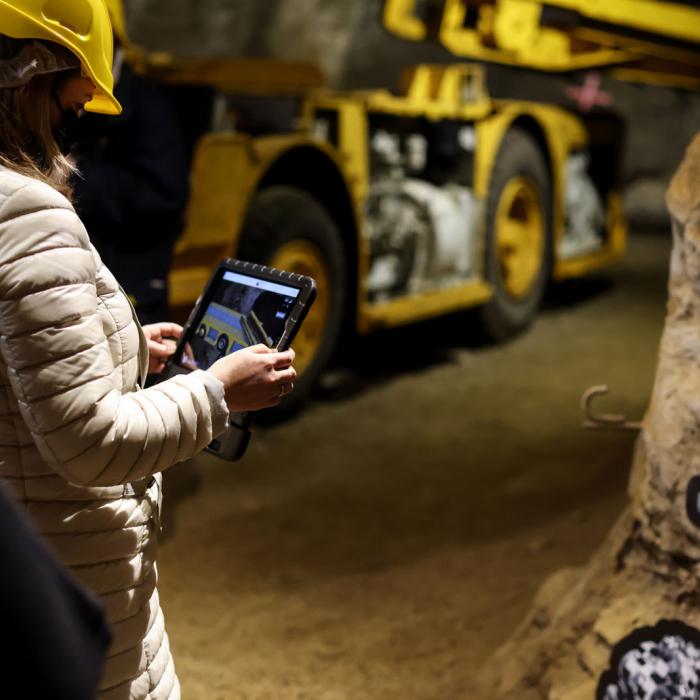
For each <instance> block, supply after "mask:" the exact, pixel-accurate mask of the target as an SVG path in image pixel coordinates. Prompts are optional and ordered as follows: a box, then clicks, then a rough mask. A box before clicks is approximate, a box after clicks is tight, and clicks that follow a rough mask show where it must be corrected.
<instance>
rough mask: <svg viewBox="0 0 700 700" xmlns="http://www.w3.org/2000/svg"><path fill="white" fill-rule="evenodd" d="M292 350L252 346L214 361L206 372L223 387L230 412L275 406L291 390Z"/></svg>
mask: <svg viewBox="0 0 700 700" xmlns="http://www.w3.org/2000/svg"><path fill="white" fill-rule="evenodd" d="M293 362H294V350H292V349H291V348H290V349H289V350H285V351H284V352H278V351H277V350H271V349H270V348H268V347H267V346H265V345H253V346H252V347H250V348H245V349H243V350H237V351H236V352H234V353H232V354H231V355H227V356H226V357H222V358H221V359H220V360H217V361H216V362H215V363H214V364H213V365H212V366H211V367H210V368H209V369H208V370H207V371H208V372H211V373H212V374H213V375H214V376H215V377H216V378H217V379H219V380H220V381H221V382H222V383H223V385H224V392H225V398H226V404H227V405H228V407H229V410H231V411H257V410H258V409H260V408H270V407H271V406H276V405H277V404H278V403H279V402H280V401H281V400H282V397H284V396H285V395H286V394H288V393H289V392H290V391H291V390H292V389H293V388H294V379H295V378H296V376H297V373H296V370H295V369H294V367H292V363H293Z"/></svg>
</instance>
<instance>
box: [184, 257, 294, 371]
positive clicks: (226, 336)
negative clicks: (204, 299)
mask: <svg viewBox="0 0 700 700" xmlns="http://www.w3.org/2000/svg"><path fill="white" fill-rule="evenodd" d="M298 296H299V290H298V289H296V288H294V287H290V286H287V285H285V284H279V283H278V282H270V281H268V280H262V279H258V278H256V277H249V276H248V275H242V274H240V273H238V272H232V271H230V270H229V271H226V272H224V274H223V278H222V281H221V283H220V286H219V288H218V289H217V290H216V291H215V293H214V296H213V297H212V299H211V301H210V302H209V304H208V305H207V307H206V309H205V311H204V315H203V316H202V317H201V319H200V320H199V322H198V324H197V326H196V328H194V329H193V334H192V337H191V338H190V342H189V343H187V345H186V346H185V349H184V351H183V352H182V355H181V356H180V358H179V363H178V364H180V365H182V366H183V367H187V368H188V369H207V368H209V367H211V365H212V364H214V362H216V361H217V360H218V359H220V358H222V357H224V355H229V354H230V353H232V352H235V351H236V350H240V349H241V348H247V347H249V346H251V345H258V344H260V343H262V344H263V345H267V346H268V347H271V348H272V347H275V346H276V345H277V343H278V342H279V341H280V339H281V337H282V335H283V334H284V329H285V324H286V322H287V318H288V317H289V314H290V313H291V310H292V308H293V307H294V303H295V301H296V298H297V297H298Z"/></svg>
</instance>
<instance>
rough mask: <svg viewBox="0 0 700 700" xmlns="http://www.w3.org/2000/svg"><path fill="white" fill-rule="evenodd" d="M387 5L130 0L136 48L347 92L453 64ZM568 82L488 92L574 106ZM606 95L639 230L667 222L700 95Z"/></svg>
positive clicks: (610, 84)
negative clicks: (386, 20) (390, 18)
mask: <svg viewBox="0 0 700 700" xmlns="http://www.w3.org/2000/svg"><path fill="white" fill-rule="evenodd" d="M382 4H383V3H382V0H354V1H353V2H347V0H126V13H127V22H128V25H129V29H130V32H131V34H132V36H133V37H134V39H135V40H136V41H137V43H140V44H143V45H144V46H146V47H148V48H150V49H152V50H168V51H173V52H177V53H181V54H190V55H241V54H245V55H249V56H269V57H276V58H288V59H299V60H309V61H313V62H315V63H317V64H318V65H319V66H320V67H321V68H322V69H323V71H324V73H325V75H326V76H327V79H328V82H329V84H330V85H332V86H334V87H340V88H375V87H387V88H390V89H394V90H395V89H397V87H398V84H399V77H400V74H401V71H402V69H403V68H404V67H405V66H407V65H411V64H413V63H420V62H426V61H430V62H438V63H445V62H450V61H451V60H452V58H451V57H450V55H449V54H448V53H447V52H446V51H444V50H443V49H441V48H440V47H439V46H437V45H432V46H430V45H426V46H422V45H419V44H413V43H410V42H405V41H402V40H400V39H397V38H395V37H393V36H391V35H389V34H388V33H387V32H386V31H385V30H384V29H383V27H382V25H381V9H382ZM578 81H580V78H576V79H572V80H570V79H566V78H563V77H560V76H546V75H542V74H536V73H531V72H528V71H522V70H517V69H508V68H503V67H498V66H493V67H490V68H489V87H490V89H491V92H492V94H494V95H495V96H498V97H512V98H519V99H539V100H544V101H551V102H555V103H557V104H562V105H565V106H571V102H570V101H569V99H568V98H567V96H566V87H567V85H569V84H571V83H572V82H578ZM602 87H603V89H605V90H607V91H609V92H611V93H612V94H613V96H614V100H615V106H616V108H617V109H618V110H619V111H620V113H621V114H622V115H623V116H624V117H625V118H626V120H627V121H628V124H629V130H628V140H627V144H626V150H625V164H624V172H625V180H626V184H627V185H628V187H627V192H626V205H627V206H626V208H627V211H628V214H629V216H630V218H631V219H632V223H633V224H636V225H640V224H642V225H643V224H650V225H664V226H665V225H666V222H667V220H668V217H667V214H666V209H665V207H664V203H663V193H664V191H665V188H666V185H667V183H668V181H669V180H670V177H671V174H672V173H673V171H674V168H675V167H676V165H677V164H678V163H679V162H680V160H681V158H682V155H683V151H684V149H685V147H686V146H687V144H688V143H689V142H690V140H691V138H692V136H693V134H694V133H695V131H696V130H697V129H698V125H700V97H698V96H696V95H691V94H688V93H685V92H682V91H675V90H668V89H661V88H651V87H642V86H634V85H626V84H621V83H616V82H614V81H611V80H608V79H605V80H604V81H603V86H602Z"/></svg>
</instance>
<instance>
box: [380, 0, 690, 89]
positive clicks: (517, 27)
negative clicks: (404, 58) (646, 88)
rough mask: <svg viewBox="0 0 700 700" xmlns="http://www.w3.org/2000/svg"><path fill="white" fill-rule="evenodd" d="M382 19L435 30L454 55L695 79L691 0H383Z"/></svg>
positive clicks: (392, 25)
mask: <svg viewBox="0 0 700 700" xmlns="http://www.w3.org/2000/svg"><path fill="white" fill-rule="evenodd" d="M384 25H385V27H386V28H387V29H388V30H389V31H390V32H392V33H394V34H396V35H398V36H400V37H402V38H404V39H409V40H412V41H423V40H425V39H428V38H431V37H437V38H438V39H439V41H440V42H441V43H442V44H443V45H444V46H445V47H446V48H447V49H448V50H449V51H450V52H451V53H452V54H454V55H455V56H460V57H469V58H475V59H481V60H485V61H492V62H495V63H502V64H509V65H516V66H522V67H528V68H534V69H537V70H546V71H573V70H581V69H589V68H596V67H615V68H617V73H618V77H620V78H627V79H636V80H642V81H647V82H661V83H665V84H670V85H677V86H682V87H688V88H698V87H700V2H694V1H693V0H676V1H675V2H668V1H661V0H544V1H543V0H386V1H385V4H384Z"/></svg>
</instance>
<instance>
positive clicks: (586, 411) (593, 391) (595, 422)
mask: <svg viewBox="0 0 700 700" xmlns="http://www.w3.org/2000/svg"><path fill="white" fill-rule="evenodd" d="M608 391H609V390H608V386H607V384H600V385H598V386H592V387H590V388H589V389H586V391H584V392H583V396H582V397H581V411H582V412H583V415H584V421H583V427H584V428H589V429H591V430H641V429H642V424H641V422H638V421H630V420H627V418H625V416H623V415H619V414H615V413H600V414H598V415H596V414H595V413H593V406H592V403H593V399H595V398H596V397H598V396H605V395H606V394H607V393H608Z"/></svg>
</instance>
